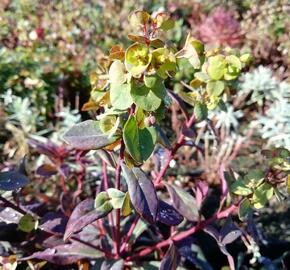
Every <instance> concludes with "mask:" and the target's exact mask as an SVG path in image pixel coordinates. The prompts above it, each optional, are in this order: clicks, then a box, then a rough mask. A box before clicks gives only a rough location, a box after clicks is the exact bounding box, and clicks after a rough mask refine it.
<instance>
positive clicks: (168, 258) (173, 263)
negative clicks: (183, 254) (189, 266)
mask: <svg viewBox="0 0 290 270" xmlns="http://www.w3.org/2000/svg"><path fill="white" fill-rule="evenodd" d="M179 260H180V255H179V253H178V250H177V248H176V247H175V245H174V244H171V245H170V246H169V248H168V249H167V251H166V253H165V256H164V258H163V259H162V261H161V264H160V267H159V270H168V269H170V270H176V269H177V266H178V264H179Z"/></svg>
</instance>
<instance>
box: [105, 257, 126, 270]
mask: <svg viewBox="0 0 290 270" xmlns="http://www.w3.org/2000/svg"><path fill="white" fill-rule="evenodd" d="M123 268H124V260H122V259H121V260H119V261H116V262H114V261H104V262H103V263H102V265H101V268H100V270H123Z"/></svg>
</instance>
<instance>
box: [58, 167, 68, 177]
mask: <svg viewBox="0 0 290 270" xmlns="http://www.w3.org/2000/svg"><path fill="white" fill-rule="evenodd" d="M60 173H61V174H62V175H63V176H64V177H67V178H68V177H69V174H70V168H69V165H68V164H61V165H60Z"/></svg>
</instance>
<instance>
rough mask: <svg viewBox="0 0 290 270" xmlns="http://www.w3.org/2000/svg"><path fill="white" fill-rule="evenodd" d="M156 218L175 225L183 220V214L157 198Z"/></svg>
mask: <svg viewBox="0 0 290 270" xmlns="http://www.w3.org/2000/svg"><path fill="white" fill-rule="evenodd" d="M157 220H158V221H160V222H162V223H164V224H166V225H168V226H177V225H179V224H180V223H181V222H182V221H183V216H182V215H180V214H179V213H178V212H177V211H176V210H175V208H174V207H173V206H171V205H170V204H168V203H166V202H164V201H161V200H159V207H158V215H157Z"/></svg>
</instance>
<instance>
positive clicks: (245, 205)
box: [239, 198, 251, 221]
mask: <svg viewBox="0 0 290 270" xmlns="http://www.w3.org/2000/svg"><path fill="white" fill-rule="evenodd" d="M250 210H251V202H250V201H249V199H247V198H245V199H243V200H242V201H241V203H240V205H239V218H240V220H242V221H244V220H245V218H246V217H247V215H248V213H249V211H250Z"/></svg>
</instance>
